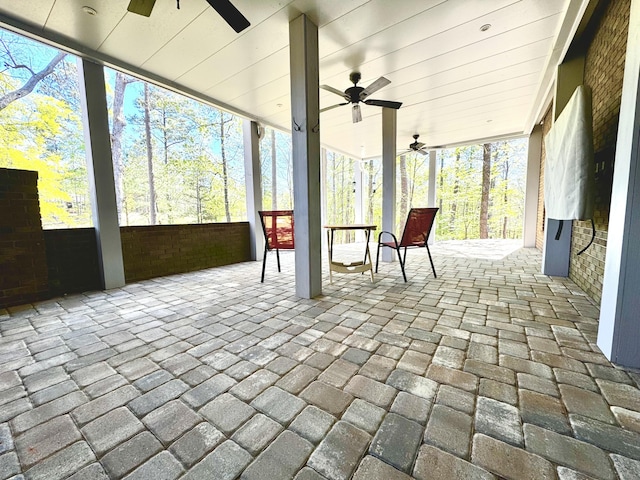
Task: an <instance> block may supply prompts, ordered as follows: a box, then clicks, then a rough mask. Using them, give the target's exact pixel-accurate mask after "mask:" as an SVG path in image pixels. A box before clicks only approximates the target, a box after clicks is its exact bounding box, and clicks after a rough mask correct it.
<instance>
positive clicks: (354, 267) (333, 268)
mask: <svg viewBox="0 0 640 480" xmlns="http://www.w3.org/2000/svg"><path fill="white" fill-rule="evenodd" d="M324 228H326V229H327V245H328V248H329V281H330V282H331V283H333V275H332V274H333V272H339V273H363V272H366V271H367V270H368V271H369V273H370V274H371V282H373V281H374V280H373V262H372V261H371V252H370V251H369V238H370V237H371V231H372V230H375V229H376V228H378V227H377V226H376V225H365V224H353V225H325V226H324ZM337 230H363V231H364V232H365V236H366V244H365V245H366V246H365V249H364V259H363V260H362V261H358V262H348V263H347V262H334V261H333V233H334V232H335V231H337Z"/></svg>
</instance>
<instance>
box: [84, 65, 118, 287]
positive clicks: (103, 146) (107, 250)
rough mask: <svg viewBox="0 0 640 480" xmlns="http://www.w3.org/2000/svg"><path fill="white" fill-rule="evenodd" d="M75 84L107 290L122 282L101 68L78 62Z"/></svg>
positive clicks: (99, 260)
mask: <svg viewBox="0 0 640 480" xmlns="http://www.w3.org/2000/svg"><path fill="white" fill-rule="evenodd" d="M78 84H79V85H78V86H79V89H80V103H81V105H82V126H83V129H84V145H85V154H86V157H87V171H88V172H87V173H88V176H89V185H90V188H91V210H92V213H93V225H94V228H95V231H96V241H97V244H98V265H99V267H100V275H101V276H102V286H103V288H104V289H106V290H108V289H110V288H117V287H122V286H124V284H125V278H124V262H123V260H122V243H121V240H120V226H119V225H118V208H117V201H116V186H115V181H114V179H113V159H112V157H111V136H110V134H109V117H108V115H107V94H106V90H105V84H104V69H103V68H102V65H98V64H97V63H93V62H91V61H89V60H85V59H81V58H78Z"/></svg>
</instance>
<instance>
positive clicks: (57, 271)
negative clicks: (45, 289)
mask: <svg viewBox="0 0 640 480" xmlns="http://www.w3.org/2000/svg"><path fill="white" fill-rule="evenodd" d="M44 240H45V243H46V246H47V267H48V270H49V290H50V292H51V294H52V296H56V295H64V294H67V293H79V292H86V291H89V290H100V289H101V288H102V280H101V277H100V268H99V265H98V246H97V243H96V232H95V230H94V229H93V228H69V229H59V230H45V231H44Z"/></svg>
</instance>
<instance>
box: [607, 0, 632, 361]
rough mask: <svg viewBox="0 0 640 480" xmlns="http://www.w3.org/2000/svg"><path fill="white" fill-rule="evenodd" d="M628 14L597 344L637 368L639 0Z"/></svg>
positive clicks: (612, 358) (609, 356) (612, 359)
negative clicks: (625, 53)
mask: <svg viewBox="0 0 640 480" xmlns="http://www.w3.org/2000/svg"><path fill="white" fill-rule="evenodd" d="M629 18H630V23H629V36H628V39H627V55H626V59H625V65H624V81H623V85H622V102H621V106H620V123H619V126H618V139H617V144H616V158H615V169H614V171H613V188H612V193H611V209H610V212H609V234H608V236H607V256H606V259H605V267H604V280H603V284H602V302H601V305H600V323H599V325H598V347H600V350H602V352H603V353H604V354H605V355H606V357H607V358H608V359H609V360H611V361H612V362H613V363H616V364H619V365H622V366H625V367H632V368H640V317H638V312H640V295H638V291H640V268H638V265H640V249H639V248H638V238H640V211H639V210H638V208H637V207H638V205H640V48H638V45H640V0H632V1H631V14H630V17H629ZM634 206H635V207H636V208H635V209H634V208H633V207H634Z"/></svg>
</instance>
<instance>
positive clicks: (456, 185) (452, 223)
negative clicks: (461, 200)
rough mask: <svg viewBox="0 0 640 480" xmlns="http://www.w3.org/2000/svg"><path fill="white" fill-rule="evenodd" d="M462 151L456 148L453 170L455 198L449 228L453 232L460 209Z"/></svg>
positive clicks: (452, 203)
mask: <svg viewBox="0 0 640 480" xmlns="http://www.w3.org/2000/svg"><path fill="white" fill-rule="evenodd" d="M460 153H461V149H460V148H456V160H455V163H454V170H453V175H454V178H453V198H452V202H451V216H450V217H449V218H450V219H449V222H450V224H449V229H450V230H451V231H452V232H453V231H454V230H455V229H456V214H457V211H458V191H459V189H460Z"/></svg>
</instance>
